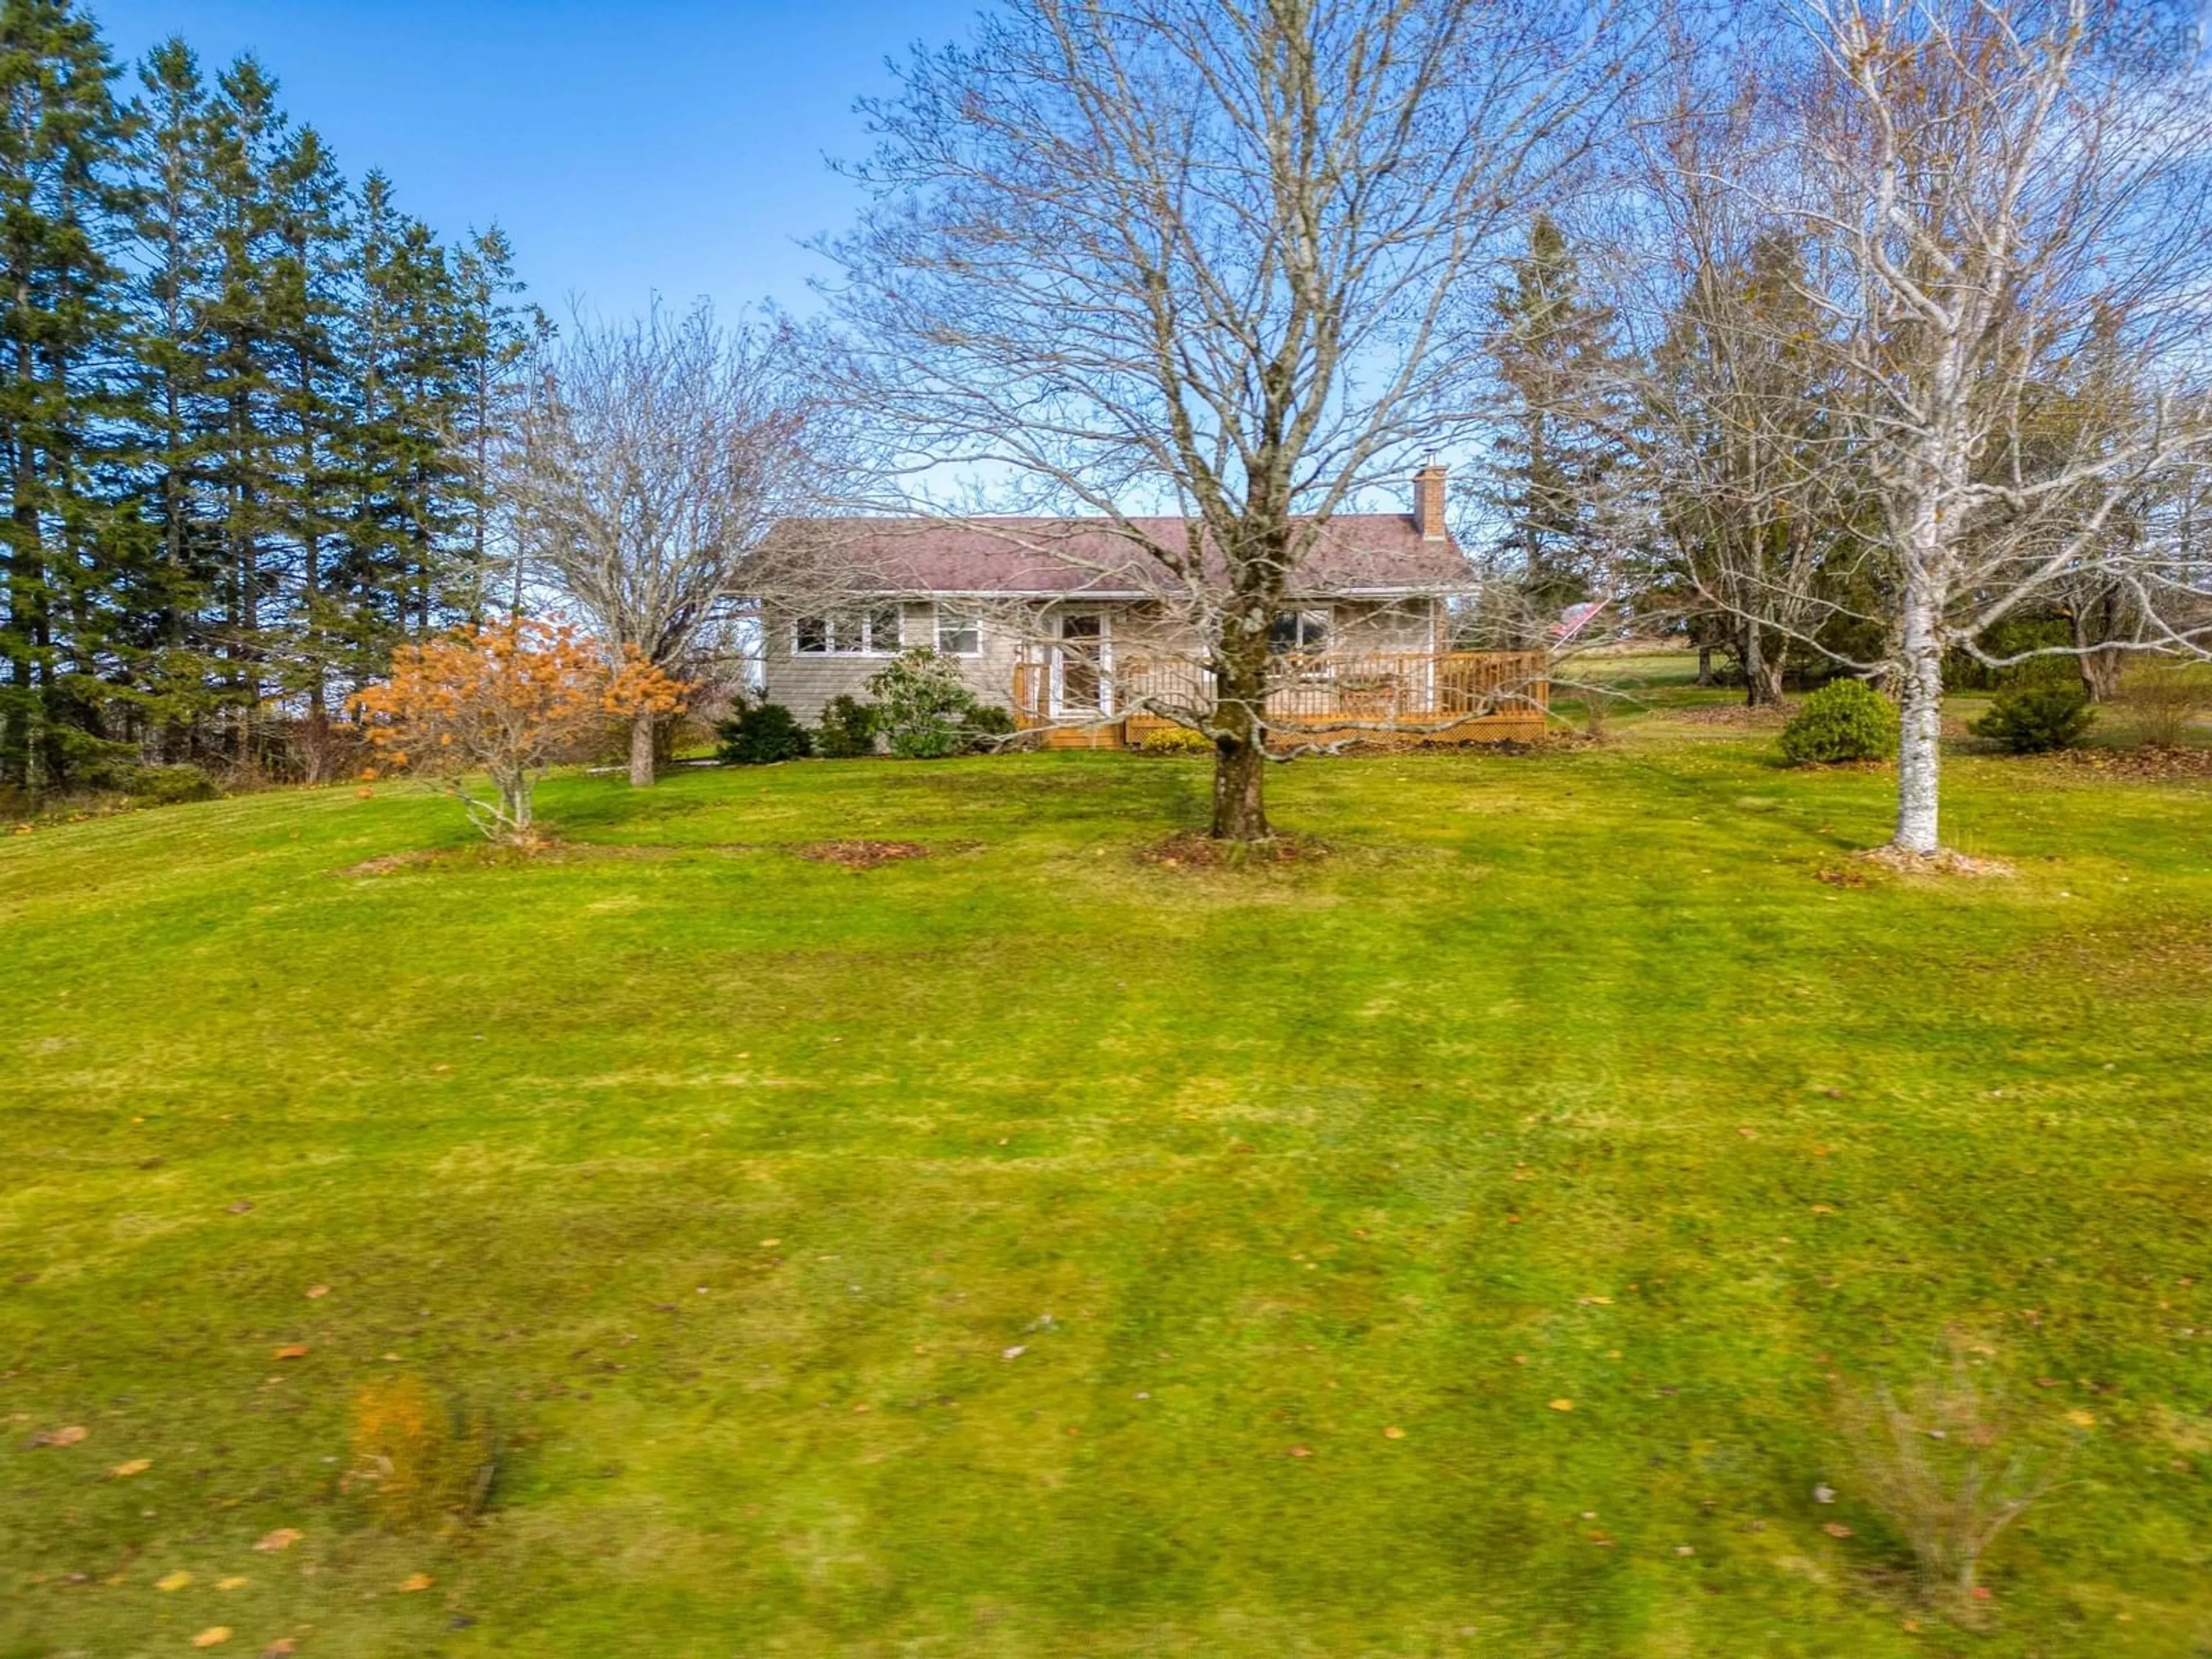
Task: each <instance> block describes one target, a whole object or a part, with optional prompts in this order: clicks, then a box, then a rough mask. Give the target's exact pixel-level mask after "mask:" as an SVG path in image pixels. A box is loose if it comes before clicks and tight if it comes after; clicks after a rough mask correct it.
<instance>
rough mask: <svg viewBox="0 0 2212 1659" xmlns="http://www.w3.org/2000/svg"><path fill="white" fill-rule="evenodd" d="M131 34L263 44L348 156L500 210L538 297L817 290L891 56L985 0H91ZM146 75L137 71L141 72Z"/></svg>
mask: <svg viewBox="0 0 2212 1659" xmlns="http://www.w3.org/2000/svg"><path fill="white" fill-rule="evenodd" d="M91 3H92V5H93V8H94V12H95V14H96V15H97V16H98V17H99V19H100V25H101V27H102V30H103V32H104V33H106V37H107V40H108V44H109V46H110V47H111V48H112V50H113V52H115V54H116V56H117V57H118V58H119V59H122V60H124V61H125V62H129V61H131V60H134V59H135V58H137V57H138V55H139V54H140V53H142V52H144V50H145V49H146V48H147V47H148V46H151V45H152V44H153V43H154V42H155V41H156V40H161V39H163V38H164V37H166V36H167V35H169V34H173V33H174V34H182V35H183V36H184V37H185V39H186V40H188V41H190V42H191V44H192V46H194V47H196V48H197V50H198V52H199V54H200V58H201V62H202V64H203V66H204V68H205V69H206V70H208V72H209V73H210V76H211V75H212V74H213V72H214V70H216V69H217V68H219V67H220V66H221V65H222V64H227V63H228V62H229V61H230V60H231V59H232V58H234V57H236V56H237V55H238V54H239V53H240V52H246V51H252V52H254V53H255V54H256V55H258V57H259V58H260V59H261V60H262V63H263V64H264V66H265V67H266V68H267V69H268V70H270V72H271V73H273V74H274V75H275V76H276V77H277V79H278V81H279V82H281V83H282V85H283V97H284V103H285V106H286V107H287V109H288V110H289V112H291V114H292V116H293V118H294V119H295V120H300V121H305V122H308V123H311V124H313V125H314V126H316V127H317V128H319V130H320V131H321V132H322V134H323V136H324V137H325V139H326V140H328V141H329V143H331V146H332V148H333V149H335V151H336V152H337V158H338V161H339V163H340V165H342V166H343V167H344V169H345V171H346V173H347V174H348V176H349V177H351V178H354V179H358V178H359V177H360V176H361V175H362V173H365V172H367V171H368V169H369V168H370V167H382V168H383V169H384V170H385V171H386V173H390V174H391V175H392V179H393V182H394V183H395V184H396V185H398V193H399V200H400V202H401V204H403V205H404V207H405V208H406V209H407V210H409V211H410V212H412V213H414V214H416V216H419V217H421V218H423V219H425V220H427V221H428V222H429V223H430V224H431V225H432V226H433V227H434V228H435V229H437V230H438V231H439V232H440V233H441V234H443V235H446V236H448V237H458V236H459V235H460V234H463V233H464V232H465V231H466V230H467V229H468V228H470V227H471V226H472V225H477V226H481V225H485V224H489V222H492V221H493V220H495V219H496V220H497V221H498V222H500V223H501V225H503V226H504V227H505V228H506V229H507V234H508V235H509V236H510V237H511V238H512V239H513V241H514V244H515V248H516V252H517V254H518V256H519V263H520V274H521V275H522V276H523V277H524V278H525V279H526V281H527V282H528V283H530V287H531V297H532V298H533V299H535V300H537V301H538V302H539V303H540V304H542V305H544V306H545V307H546V308H547V309H548V310H550V311H551V312H553V313H555V314H556V316H560V315H564V314H565V313H566V310H567V301H568V295H570V294H572V293H574V294H575V295H579V296H580V298H582V299H583V300H584V301H586V303H587V305H588V306H589V307H592V309H595V310H598V311H600V312H603V313H609V314H616V313H623V312H628V311H632V310H635V309H637V308H639V307H642V306H643V305H645V304H646V302H647V300H648V299H649V297H650V296H651V295H653V294H654V293H656V292H657V293H659V294H660V295H663V296H664V297H665V298H666V299H668V300H670V301H673V302H677V303H678V304H681V303H685V302H688V301H690V300H691V299H693V298H694V297H696V296H697V295H709V296H711V297H712V298H713V299H714V301H715V302H716V304H717V305H719V306H721V307H725V308H727V309H730V310H735V309H736V308H738V307H743V306H746V305H749V304H751V303H752V302H754V301H758V300H762V299H769V298H772V299H775V300H777V301H781V303H783V304H785V305H786V306H788V307H793V308H794V309H803V308H805V307H806V306H807V305H808V303H809V296H808V295H807V294H806V291H805V281H806V278H807V276H809V275H810V274H813V273H816V272H817V271H818V270H819V268H820V267H819V262H818V261H817V260H816V259H815V258H813V257H812V256H811V255H810V254H808V253H806V252H805V251H804V250H803V249H801V248H800V247H799V246H798V245H797V244H798V243H799V240H801V239H803V238H805V237H807V236H810V235H812V234H814V233H816V232H817V231H822V230H829V229H834V228H837V227H838V226H839V225H841V224H842V222H845V220H846V219H847V218H848V217H849V216H850V214H851V212H852V210H853V209H854V205H855V204H856V202H857V200H858V197H857V196H856V194H855V192H854V191H853V189H852V187H851V186H849V185H847V184H846V183H844V181H842V179H837V178H836V177H835V176H834V175H832V174H831V173H829V170H828V168H827V167H825V166H824V164H823V155H824V154H825V152H826V153H828V154H829V155H841V156H851V155H858V154H859V153H860V151H861V150H862V149H863V148H864V145H865V138H864V135H863V133H862V131H861V127H860V121H859V119H858V118H856V117H855V116H854V114H853V112H852V105H853V100H854V98H855V97H856V96H858V95H860V94H863V93H868V92H879V91H882V90H884V89H885V88H886V87H887V86H888V85H889V82H888V79H887V76H886V75H885V71H884V58H886V57H894V56H902V55H903V53H904V51H905V48H906V47H907V46H908V44H910V43H911V42H914V41H915V40H924V41H927V42H928V43H929V44H932V45H935V44H938V43H940V42H942V41H945V40H954V39H958V38H963V37H964V36H965V35H966V33H967V32H968V27H969V21H970V20H971V19H972V18H973V17H974V15H975V12H976V11H977V9H979V5H980V3H981V0H814V3H811V4H807V3H789V4H776V3H773V0H722V3H714V0H633V3H630V4H622V3H611V4H610V3H596V4H586V3H578V0H350V3H346V0H91ZM126 84H131V82H126Z"/></svg>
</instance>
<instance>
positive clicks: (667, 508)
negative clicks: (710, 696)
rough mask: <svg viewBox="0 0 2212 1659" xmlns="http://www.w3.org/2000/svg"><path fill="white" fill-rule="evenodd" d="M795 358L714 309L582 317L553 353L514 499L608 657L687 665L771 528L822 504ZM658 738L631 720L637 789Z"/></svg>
mask: <svg viewBox="0 0 2212 1659" xmlns="http://www.w3.org/2000/svg"><path fill="white" fill-rule="evenodd" d="M787 347H788V341H787V337H786V336H785V334H784V333H783V331H780V330H776V329H769V328H753V327H744V328H738V329H725V328H723V327H722V326H720V325H719V324H717V322H716V321H715V319H714V313H713V311H712V310H711V308H709V307H707V306H705V305H703V304H702V305H701V306H699V307H696V308H694V309H693V310H691V311H690V312H689V313H685V314H684V316H683V317H682V318H681V319H672V318H671V317H670V316H668V315H667V314H666V313H664V312H662V311H660V310H659V309H658V308H656V309H655V310H653V312H652V313H649V314H648V315H647V316H646V317H644V318H643V319H639V320H637V321H635V322H629V323H622V324H599V323H596V322H591V321H586V319H581V318H579V319H577V321H576V323H575V325H574V328H573V329H572V331H570V333H569V334H568V337H567V338H566V339H565V340H564V342H563V343H562V345H561V346H560V347H559V348H558V349H557V350H556V352H554V353H553V354H551V355H550V358H549V367H548V370H547V373H546V374H545V376H544V381H543V383H542V385H541V386H540V389H539V392H538V396H537V397H536V398H534V399H533V400H532V404H531V406H530V407H529V409H528V410H527V411H526V415H525V416H524V420H523V425H522V430H521V431H520V434H519V435H518V441H517V442H516V443H515V444H514V446H513V454H512V457H511V460H510V464H509V465H508V467H507V471H506V474H505V476H504V477H503V479H502V480H501V485H502V489H503V493H504V494H505V495H506V497H507V503H508V506H509V508H510V510H511V512H512V514H513V521H514V526H515V532H516V535H517V538H518V540H519V543H520V546H521V547H522V548H523V550H525V553H526V556H527V557H528V558H529V559H530V560H531V561H532V563H533V565H534V566H535V567H536V568H538V570H539V571H541V572H542V573H543V574H544V576H545V577H546V578H547V579H548V580H550V582H551V583H553V584H554V585H555V586H557V587H558V588H559V590H560V591H561V592H562V594H563V595H565V596H566V597H567V598H568V599H570V600H573V601H574V604H575V605H576V606H577V607H579V608H580V610H581V611H584V612H585V613H586V615H588V616H589V617H590V618H591V620H592V623H593V624H594V626H595V627H596V628H597V629H599V632H600V633H601V634H602V635H604V636H605V639H606V641H607V642H608V643H609V644H610V645H611V646H613V647H617V648H630V649H634V650H635V651H636V652H637V653H638V654H639V655H640V656H641V658H642V659H644V660H645V661H647V663H650V664H651V665H653V666H655V667H659V668H664V669H668V670H671V671H676V670H678V669H680V668H683V667H684V666H686V659H687V658H689V657H690V655H692V653H695V652H696V650H698V649H699V648H700V647H701V646H702V642H703V641H706V640H707V639H708V636H709V635H710V634H711V633H712V632H713V630H714V629H718V628H720V627H721V626H723V625H724V624H726V623H728V622H729V621H730V619H731V616H732V605H733V604H734V602H735V600H736V599H737V595H738V586H739V582H740V571H741V568H742V567H743V566H744V562H745V559H746V557H747V556H748V555H749V554H750V551H751V550H752V549H753V548H754V546H755V545H756V544H757V543H758V541H759V540H760V538H762V537H763V535H764V534H765V533H766V532H767V531H768V529H769V526H770V525H771V524H773V523H774V522H775V520H776V519H777V518H778V517H779V516H781V514H783V513H787V512H790V511H792V510H793V508H794V507H797V506H799V505H801V504H803V503H805V501H809V500H811V499H812V493H811V492H812V490H813V489H814V485H815V473H814V465H815V463H814V461H813V459H811V456H810V451H809V440H810V437H811V435H812V430H813V423H812V422H811V420H810V414H811V408H812V398H811V393H810V392H809V390H808V388H807V387H806V386H805V385H804V383H803V377H802V375H801V374H800V373H799V370H798V369H797V368H796V366H795V362H794V359H793V356H792V355H791V354H790V352H789V351H788V349H787ZM653 726H654V721H653V714H651V713H650V712H641V713H640V714H637V715H636V716H635V719H634V720H632V723H631V728H630V747H629V774H630V781H631V782H632V783H633V784H639V785H644V784H649V783H651V782H652V781H653Z"/></svg>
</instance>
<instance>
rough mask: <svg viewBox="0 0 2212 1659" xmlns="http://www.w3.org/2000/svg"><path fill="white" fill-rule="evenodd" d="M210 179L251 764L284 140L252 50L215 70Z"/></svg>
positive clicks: (214, 449) (231, 632)
mask: <svg viewBox="0 0 2212 1659" xmlns="http://www.w3.org/2000/svg"><path fill="white" fill-rule="evenodd" d="M216 85H217V93H218V95H217V96H216V100H215V101H214V108H213V119H212V120H211V122H210V144H209V178H210V183H211V184H212V185H213V187H214V193H215V197H216V203H217V204H218V205H217V210H216V216H215V223H214V235H213V237H212V239H211V240H212V248H213V254H214V258H213V264H212V269H211V271H210V278H211V280H210V294H209V297H208V302H207V307H206V312H205V326H206V329H207V334H208V347H209V351H208V357H207V364H208V368H209V370H210V374H209V387H208V390H209V395H210V399H211V400H212V402H213V404H214V405H215V407H216V411H217V412H216V420H215V423H214V424H215V430H214V432H213V434H212V435H211V442H210V455H209V458H208V459H209V467H208V476H209V482H210V485H211V486H212V489H213V494H214V495H215V497H216V507H217V510H218V512H219V513H220V514H221V517H222V525H223V531H224V535H223V540H224V544H225V554H226V568H225V570H224V573H223V578H222V614H221V618H220V621H219V623H217V625H216V640H215V642H216V647H217V649H218V651H219V652H220V653H221V655H222V659H223V662H224V676H223V678H224V681H225V685H224V698H225V701H226V702H228V703H229V704H230V705H231V708H232V719H233V721H234V725H233V728H232V744H233V749H234V757H235V758H236V760H237V761H238V762H239V763H240V764H241V765H242V766H246V767H248V768H253V767H256V766H258V759H259V757H258V756H257V755H256V753H255V750H254V747H253V744H254V735H255V731H256V727H257V726H258V721H259V718H260V714H261V712H262V703H263V700H264V696H265V695H266V693H267V690H269V683H268V679H267V670H268V660H267V659H268V653H269V650H270V641H265V640H264V638H263V637H262V630H263V623H264V607H265V604H266V601H267V599H268V597H269V595H270V592H272V590H274V589H275V588H276V585H277V579H278V570H277V568H276V564H275V561H274V556H273V552H272V549H271V547H270V530H271V525H272V520H273V518H274V513H275V508H274V507H273V505H272V502H271V499H270V498H271V495H272V494H273V493H274V481H275V474H276V468H277V465H278V464H279V457H278V455H277V453H276V451H277V447H278V439H277V430H276V420H275V418H274V416H275V405H276V398H277V394H278V382H277V378H276V377H277V374H278V371H279V367H280V365H279V362H278V348H277V345H276V341H275V339H274V337H273V336H274V319H273V318H272V316H271V304H272V295H271V294H270V282H269V275H270V268H271V266H272V264H273V263H274V260H275V258H276V253H277V252H278V244H277V233H278V226H279V220H280V214H279V205H278V203H277V201H276V176H277V173H278V168H279V159H280V157H281V156H282V155H283V152H284V149H285V146H286V136H285V128H286V126H287V125H288V123H287V121H286V118H285V116H284V114H283V111H282V110H280V109H279V108H278V107H277V106H276V82H274V81H273V80H271V79H270V77H269V76H268V75H267V74H266V73H265V72H264V70H262V68H261V65H260V64H258V62H256V61H255V60H254V59H253V58H250V57H249V58H240V60H239V61H238V62H237V63H235V64H233V65H232V66H231V67H230V68H229V69H228V70H224V71H223V72H222V76H219V77H218V79H217V82H216Z"/></svg>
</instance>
